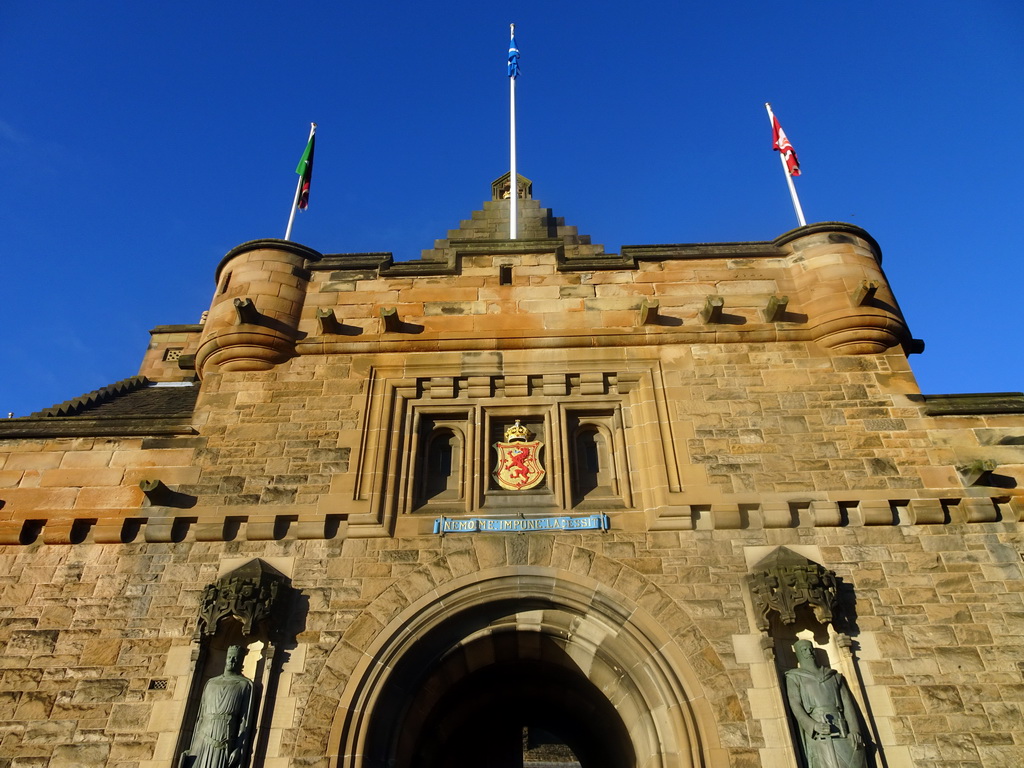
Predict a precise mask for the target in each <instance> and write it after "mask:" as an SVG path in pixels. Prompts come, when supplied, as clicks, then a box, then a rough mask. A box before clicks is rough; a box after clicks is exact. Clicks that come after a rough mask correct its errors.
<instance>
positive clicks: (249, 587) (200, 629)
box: [196, 559, 291, 638]
mask: <svg viewBox="0 0 1024 768" xmlns="http://www.w3.org/2000/svg"><path fill="white" fill-rule="evenodd" d="M290 593H291V587H290V585H289V583H288V578H287V577H286V576H284V575H283V574H281V573H279V572H278V571H277V570H275V569H274V568H271V567H270V566H269V565H267V564H266V563H265V562H263V561H262V560H259V559H256V560H250V561H249V562H248V563H246V564H245V565H243V566H242V567H240V568H237V569H236V570H234V571H232V572H231V573H228V574H226V575H224V576H222V577H221V578H220V579H218V580H217V582H216V583H215V584H210V585H208V586H207V587H206V589H205V590H204V591H203V597H202V601H201V603H200V607H199V624H198V626H197V627H196V634H197V635H200V636H202V635H206V636H211V635H215V634H216V633H217V626H218V624H219V623H220V621H221V619H225V618H228V617H234V618H236V619H238V621H240V622H241V623H242V634H243V635H245V636H251V635H253V634H254V632H255V631H260V630H263V631H265V633H266V635H267V636H268V637H270V638H274V637H276V636H277V635H278V634H279V633H280V630H281V627H282V626H283V624H284V617H285V614H286V612H287V609H288V602H289V598H290V596H291V595H290Z"/></svg>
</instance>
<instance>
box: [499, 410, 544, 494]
mask: <svg viewBox="0 0 1024 768" xmlns="http://www.w3.org/2000/svg"><path fill="white" fill-rule="evenodd" d="M531 437H533V435H531V434H530V430H528V429H527V428H526V427H524V426H523V425H522V424H520V423H519V419H516V423H515V424H513V425H512V426H511V427H509V428H508V429H506V430H505V440H504V441H503V442H497V443H495V444H494V450H496V451H497V452H498V462H497V465H496V466H495V468H494V473H493V475H492V477H493V478H494V482H496V483H497V484H498V485H500V486H501V487H502V488H504V489H505V490H507V491H525V490H527V489H528V488H533V487H535V486H536V485H537V484H538V483H540V481H541V480H543V479H544V474H545V473H544V467H542V466H541V465H540V449H541V448H542V447H543V446H544V443H542V442H540V441H539V440H530V438H531Z"/></svg>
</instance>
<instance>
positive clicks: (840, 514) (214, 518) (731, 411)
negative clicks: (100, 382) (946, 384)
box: [0, 185, 1024, 768]
mask: <svg viewBox="0 0 1024 768" xmlns="http://www.w3.org/2000/svg"><path fill="white" fill-rule="evenodd" d="M496 189H500V185H498V186H497V187H496ZM519 205H520V218H519V221H520V239H519V240H517V241H509V240H507V238H503V236H502V234H501V233H502V232H503V231H507V221H508V202H507V201H505V200H500V199H495V200H492V201H489V202H487V203H485V206H484V209H483V210H482V211H478V212H476V213H474V214H473V218H471V219H469V220H467V221H464V222H462V224H461V225H460V227H459V228H458V229H456V230H452V231H450V232H449V233H448V236H447V238H445V239H443V240H439V241H437V242H436V243H435V247H434V248H433V249H430V250H428V251H425V252H424V256H423V258H422V259H421V260H419V261H415V262H405V263H402V262H394V261H392V259H391V257H390V254H382V253H378V254H333V255H332V254H320V253H318V252H316V251H313V250H312V249H309V248H307V247H305V246H300V245H297V244H294V243H288V242H284V241H276V240H260V241H254V242H252V243H246V244H243V245H241V246H239V247H238V248H236V249H234V250H233V251H232V252H231V253H229V254H228V255H227V256H226V257H225V259H224V260H223V261H222V262H221V264H220V265H219V267H218V268H217V270H216V287H215V289H214V297H213V301H212V304H211V307H210V311H209V314H208V316H207V318H206V320H205V322H204V323H203V324H199V325H176V326H161V327H159V328H157V329H154V331H153V332H152V343H151V345H150V348H149V350H148V351H147V353H146V356H145V358H144V360H143V365H142V369H141V370H140V375H139V377H136V378H135V379H127V380H125V381H123V382H119V383H118V384H117V385H112V386H111V387H108V388H105V389H104V390H101V391H98V392H97V393H90V395H89V396H84V397H82V398H78V399H76V400H73V401H68V402H67V403H64V404H61V405H60V406H55V407H54V408H52V409H49V410H48V411H45V412H41V413H40V414H36V415H33V416H32V417H28V418H23V419H9V420H6V421H4V422H2V423H0V540H2V547H0V585H2V591H0V647H2V652H0V767H3V768H7V767H8V766H9V767H10V768H15V767H17V768H23V767H27V766H33V767H36V766H38V767H39V768H42V767H43V766H53V767H54V768H57V767H58V766H82V765H90V766H119V767H124V768H128V767H129V766H130V767H131V768H155V767H156V766H171V765H176V764H177V763H176V760H177V754H178V751H179V750H180V745H181V743H182V738H183V737H182V733H183V732H184V731H187V730H188V729H189V728H190V727H191V718H194V711H193V710H194V701H193V699H194V696H195V695H196V694H195V691H197V690H199V689H200V687H199V683H201V682H202V680H203V679H205V678H206V677H208V676H209V675H210V674H211V673H210V672H209V669H211V668H212V667H214V666H216V662H217V659H218V658H219V656H218V654H221V655H222V654H223V651H224V649H225V648H226V645H227V643H229V642H236V641H238V640H239V638H241V642H242V643H243V644H245V645H247V646H248V647H249V655H248V657H247V658H248V659H249V661H248V662H247V664H248V665H249V666H248V667H247V670H248V672H247V674H248V676H250V678H252V679H256V680H257V681H258V682H259V683H260V686H261V688H260V690H261V697H262V698H261V699H260V710H259V718H258V724H257V726H256V729H255V731H254V734H253V735H254V739H253V748H252V754H251V764H252V765H255V766H267V767H268V768H283V767H284V766H316V767H317V768H326V767H327V766H357V765H358V766H362V765H366V766H370V765H382V764H384V763H385V762H387V761H388V760H391V761H393V762H394V764H398V765H407V764H414V763H416V762H419V763H420V764H426V765H445V764H451V765H456V764H461V763H460V762H459V761H460V760H461V759H462V757H460V756H461V755H462V754H463V753H462V752H460V750H472V749H479V748H480V745H478V744H475V743H473V742H472V740H470V741H468V742H466V745H462V742H461V741H460V739H459V738H455V737H454V736H449V735H448V734H451V733H459V732H465V731H467V730H472V727H475V726H474V724H477V725H478V722H477V720H475V719H474V718H475V717H477V714H475V712H474V710H479V711H480V712H487V711H493V712H496V713H497V712H500V713H501V716H500V717H498V716H497V715H495V718H494V719H495V720H503V719H507V718H508V717H510V716H511V714H510V713H514V712H517V711H518V709H517V705H516V702H520V701H526V700H529V701H532V702H540V703H537V704H536V705H535V708H536V712H537V713H539V714H538V715H537V717H543V718H547V720H545V722H548V723H549V726H548V727H555V726H556V725H557V726H558V727H561V728H563V729H564V734H563V737H564V738H565V740H566V743H569V744H570V745H572V746H574V749H575V751H576V753H577V756H578V757H579V759H580V760H581V762H582V764H584V765H588V764H593V758H592V757H591V756H590V755H589V753H588V752H587V749H588V746H587V744H586V742H587V741H588V740H589V741H592V742H593V743H594V744H599V745H600V749H603V750H605V754H612V755H615V756H616V759H621V761H623V762H630V761H631V762H632V763H633V764H635V765H637V766H654V765H664V766H691V765H694V766H708V767H709V768H711V767H714V768H718V767H719V766H737V767H746V766H791V765H794V764H799V762H798V761H799V760H800V758H799V754H798V747H797V746H796V743H795V741H794V738H793V736H794V732H793V730H792V727H793V726H792V725H791V723H790V721H789V720H788V718H787V713H786V708H785V704H784V694H783V688H782V687H781V685H780V674H781V671H782V670H783V669H785V668H788V667H790V666H793V657H792V654H791V651H790V649H789V645H790V644H791V641H792V639H794V638H795V637H796V636H797V635H798V634H799V635H800V636H801V637H811V638H813V641H814V643H815V645H816V646H817V647H818V648H819V649H821V652H822V653H823V654H826V655H827V658H828V660H829V664H830V665H831V666H832V667H833V668H835V669H838V670H840V671H841V672H842V673H843V675H844V676H845V677H846V678H847V680H848V682H849V683H850V685H851V688H852V689H853V691H854V694H855V697H856V698H857V701H858V706H859V707H860V709H861V716H862V718H863V720H864V726H865V733H866V734H867V736H868V741H869V756H870V759H871V761H872V764H874V765H876V766H889V768H897V767H902V766H925V765H927V766H940V767H948V768H952V767H953V766H957V768H965V767H966V766H979V767H980V766H985V767H986V768H991V766H1016V765H1019V764H1020V763H1021V761H1022V760H1024V746H1022V744H1021V739H1022V738H1024V735H1022V734H1024V728H1022V726H1024V712H1022V707H1024V679H1022V677H1021V670H1022V667H1021V662H1022V660H1024V604H1022V585H1024V580H1022V573H1021V566H1022V561H1021V553H1022V552H1024V542H1022V540H1021V536H1022V534H1021V530H1022V529H1021V525H1020V520H1021V514H1022V511H1024V508H1022V493H1021V490H1020V486H1021V484H1022V483H1024V419H1022V416H1021V413H1022V411H1024V396H1021V395H1017V394H1012V393H1011V394H999V395H984V396H977V395H975V396H969V395H961V396H950V395H923V394H922V393H921V392H920V390H919V388H918V386H917V384H916V382H915V380H914V377H913V374H912V371H911V369H910V367H909V365H908V361H907V354H908V353H909V352H911V351H915V350H917V349H919V348H920V344H919V342H917V341H916V340H914V339H913V338H912V336H911V334H910V332H909V330H908V329H907V324H906V322H905V320H904V318H903V315H902V313H901V311H900V309H899V307H898V305H897V303H896V300H895V298H894V296H893V294H892V292H891V290H890V288H889V286H888V283H887V281H886V280H885V276H884V273H883V272H882V269H881V252H880V249H879V247H878V245H877V244H876V243H875V242H874V240H872V239H871V237H870V236H869V235H868V234H867V233H865V232H863V231H862V230H860V229H858V228H857V227H853V226H851V225H847V224H837V223H824V224H813V225H810V226H808V227H802V228H800V229H797V230H793V231H792V232H789V233H786V234H784V235H782V236H781V237H779V238H777V239H776V240H774V241H770V242H759V243H724V244H697V245H656V246H626V247H623V248H622V252H621V253H619V254H606V253H604V251H603V248H602V247H601V246H598V245H593V244H591V243H590V242H589V239H588V238H586V237H584V236H580V235H578V234H577V232H576V230H575V228H574V227H568V226H566V225H565V224H564V222H562V221H561V220H559V219H557V218H555V217H553V216H552V215H551V213H550V211H549V210H547V209H543V208H541V207H540V206H539V204H538V203H537V202H536V201H534V200H532V199H529V197H527V199H523V200H520V201H519ZM503 227H504V229H503ZM515 419H522V420H523V422H524V424H526V425H527V426H529V427H530V429H531V431H532V432H533V433H535V434H537V435H538V436H539V438H540V439H541V440H542V441H543V443H544V449H543V450H544V453H543V454H542V460H543V462H544V466H545V468H546V470H547V473H548V474H547V476H546V478H545V481H544V483H543V484H542V485H541V486H540V487H539V488H537V489H535V490H534V491H530V492H523V493H521V494H518V495H517V494H516V492H513V491H504V490H502V489H501V488H499V487H498V486H496V485H495V483H494V481H493V480H492V479H491V471H492V469H493V461H494V456H495V453H494V450H493V449H492V448H491V445H492V443H494V442H495V440H496V439H500V435H501V431H502V430H503V429H504V428H505V427H506V426H507V425H508V424H510V423H511V422H512V421H513V420H515ZM438 446H440V448H439V447H438ZM439 473H440V474H439ZM594 512H599V513H602V514H607V515H608V516H609V519H610V523H611V525H610V530H608V531H604V532H600V531H598V532H585V533H575V532H551V533H549V532H534V533H529V534H450V535H445V536H437V535H433V534H432V533H431V531H432V530H433V522H434V520H435V519H436V518H437V517H438V516H439V515H444V516H460V515H466V516H474V515H475V516H519V515H525V516H527V517H536V516H545V515H571V514H584V513H585V514H591V513H594ZM780 547H783V548H786V550H789V551H791V552H792V553H793V555H794V556H799V557H801V558H805V559H806V561H808V562H810V563H816V564H819V565H820V566H822V567H823V568H825V569H827V570H828V571H829V572H830V573H832V574H834V575H835V577H836V581H837V584H838V585H839V590H838V594H839V599H838V603H837V608H836V615H835V617H834V619H832V620H830V621H831V623H824V624H823V623H821V622H819V621H817V620H816V619H815V618H814V617H813V616H812V615H811V613H810V612H809V610H808V609H806V607H804V608H800V607H798V608H797V609H796V613H795V615H796V622H795V624H792V625H789V624H785V623H783V622H780V621H779V620H777V619H776V618H772V621H771V622H770V629H769V630H768V631H767V632H763V631H761V630H760V629H758V626H759V624H758V618H757V615H756V610H755V607H754V603H753V602H752V597H751V593H750V587H749V583H750V582H749V575H750V574H751V573H752V572H754V571H755V570H756V569H757V566H758V563H761V562H763V561H765V558H768V557H769V556H770V555H772V553H777V552H779V548H780ZM254 559H258V560H260V561H262V562H263V563H264V564H266V566H267V567H268V568H271V569H273V570H274V571H275V572H277V573H280V574H281V575H282V578H284V579H287V581H288V583H289V584H290V589H291V590H293V592H294V595H295V597H294V599H292V600H291V602H290V604H289V608H288V611H289V612H288V619H287V621H286V622H284V624H283V625H282V626H279V627H277V628H276V630H275V631H278V632H280V639H271V638H269V637H268V636H262V635H260V636H257V635H256V634H255V630H254V634H252V635H251V636H249V635H245V636H243V635H242V634H241V630H240V629H238V628H231V627H228V628H226V629H224V630H223V631H222V632H220V633H219V634H216V635H214V636H211V637H210V638H206V637H205V636H199V635H198V634H197V620H198V615H199V610H200V601H201V599H202V595H203V593H204V589H206V587H207V586H208V585H210V584H213V583H215V582H217V580H218V579H220V578H222V577H225V576H226V575H229V574H231V573H232V572H234V571H235V570H236V569H237V568H239V567H240V566H242V565H244V564H246V563H249V562H250V561H252V560H254ZM289 594H291V593H289ZM227 623H228V624H230V622H227ZM232 633H233V634H232ZM261 654H262V655H261ZM509 670H512V671H511V672H509ZM547 680H551V681H556V682H557V685H556V684H555V683H554V682H546V681H547ZM491 688H496V689H498V691H504V703H502V701H501V700H500V697H498V698H495V697H497V696H498V694H496V693H493V692H492V691H491ZM545 702H547V703H545ZM531 706H534V705H531ZM591 707H592V720H593V722H594V723H598V725H597V726H596V727H594V726H588V722H590V721H587V720H586V718H584V717H583V716H582V715H579V716H578V715H576V714H573V713H578V712H581V711H584V710H587V711H590V709H588V708H591ZM566 713H568V714H566ZM525 724H526V723H525V722H524V725H525ZM551 724H554V725H551ZM531 727H532V726H531ZM588 727H592V728H593V730H590V731H588V730H587V728H588ZM581 734H586V737H585V738H584V737H583V736H581ZM460 738H461V737H460ZM602 739H604V741H602ZM492 741H494V743H497V742H498V741H500V738H498V736H495V737H494V738H493V739H492ZM609 750H610V752H609ZM588 761H589V762H588Z"/></svg>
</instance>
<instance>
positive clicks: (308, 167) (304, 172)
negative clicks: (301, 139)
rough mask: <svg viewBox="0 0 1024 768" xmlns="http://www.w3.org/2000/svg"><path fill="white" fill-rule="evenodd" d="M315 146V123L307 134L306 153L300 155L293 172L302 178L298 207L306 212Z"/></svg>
mask: <svg viewBox="0 0 1024 768" xmlns="http://www.w3.org/2000/svg"><path fill="white" fill-rule="evenodd" d="M315 144H316V123H313V127H312V129H311V130H310V132H309V142H308V143H307V144H306V151H305V152H303V153H302V159H301V160H299V164H298V165H297V166H296V168H295V172H296V173H297V174H299V176H301V177H302V179H301V180H300V182H299V199H298V207H299V209H300V210H303V211H304V210H306V208H308V207H309V185H310V184H311V183H312V181H313V149H314V145H315Z"/></svg>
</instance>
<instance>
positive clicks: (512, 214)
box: [508, 24, 519, 240]
mask: <svg viewBox="0 0 1024 768" xmlns="http://www.w3.org/2000/svg"><path fill="white" fill-rule="evenodd" d="M508 26H509V30H510V32H511V40H512V41H515V39H516V25H515V24H509V25H508ZM508 95H509V172H508V182H509V198H508V211H509V214H508V239H509V240H515V239H516V225H517V223H518V222H517V219H518V217H519V210H518V209H519V206H518V205H517V203H518V200H519V177H518V176H517V175H516V78H515V75H511V74H510V76H509V78H508Z"/></svg>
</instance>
